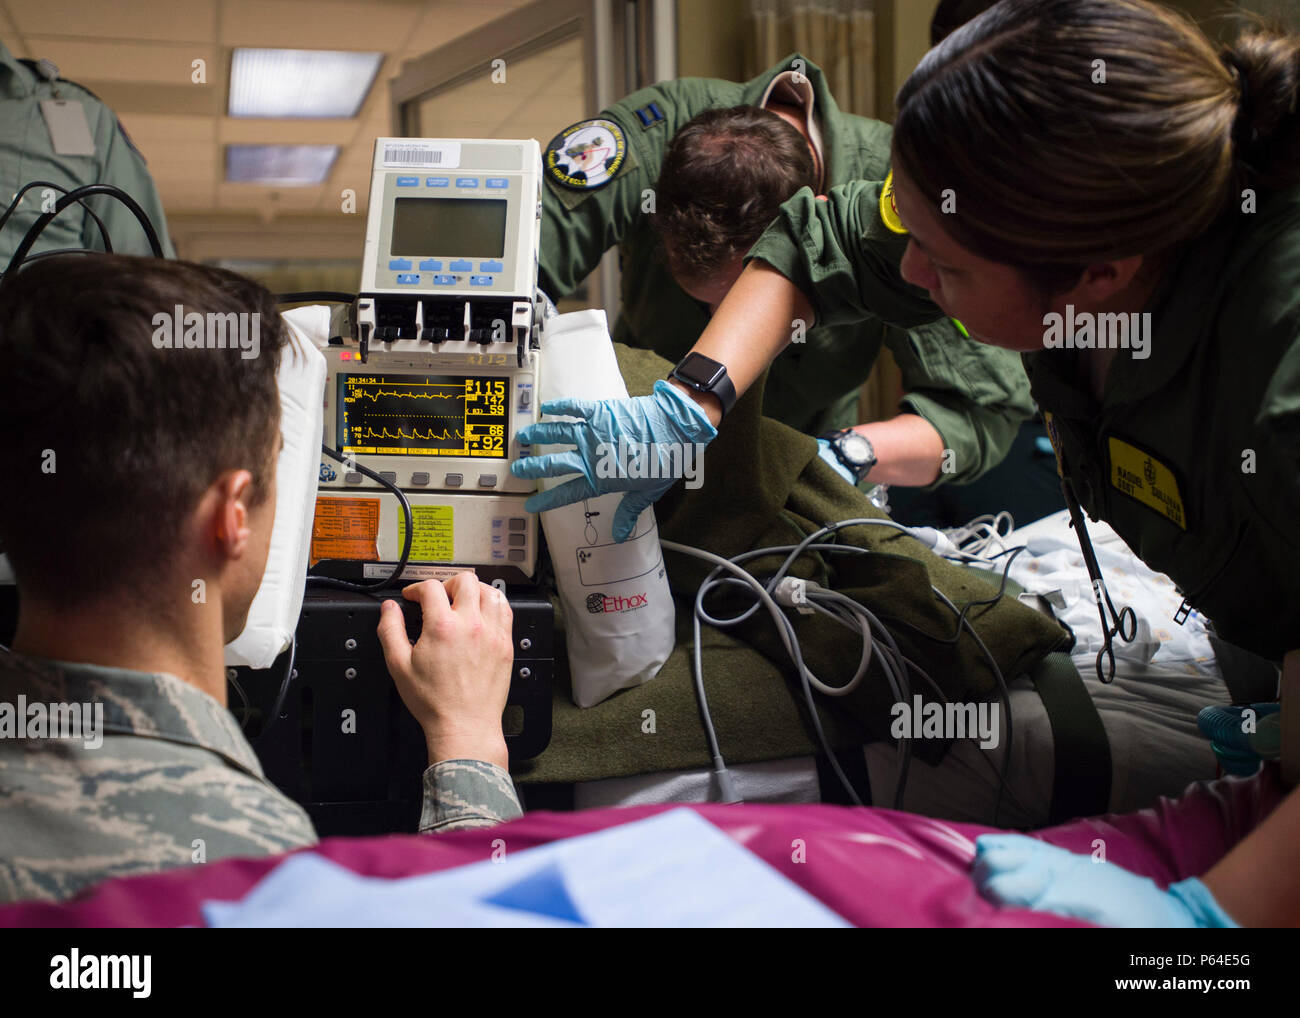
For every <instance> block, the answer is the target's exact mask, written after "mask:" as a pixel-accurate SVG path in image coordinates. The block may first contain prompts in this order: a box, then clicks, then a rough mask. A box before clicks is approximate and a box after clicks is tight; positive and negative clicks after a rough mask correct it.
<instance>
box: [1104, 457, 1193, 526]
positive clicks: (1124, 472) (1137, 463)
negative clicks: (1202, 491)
mask: <svg viewBox="0 0 1300 1018" xmlns="http://www.w3.org/2000/svg"><path fill="white" fill-rule="evenodd" d="M1108 441H1109V445H1110V483H1111V485H1113V486H1114V487H1115V488H1116V489H1118V490H1119V491H1121V492H1123V493H1124V494H1125V495H1128V496H1129V497H1130V498H1135V499H1137V500H1138V501H1139V502H1141V503H1142V504H1143V505H1145V506H1147V507H1148V508H1150V509H1154V510H1155V511H1156V512H1158V513H1160V514H1162V515H1163V516H1166V517H1168V518H1169V519H1170V520H1172V521H1173V522H1174V523H1176V524H1178V526H1179V527H1181V528H1182V529H1183V530H1186V529H1187V511H1186V510H1185V509H1184V508H1183V499H1182V495H1180V494H1179V492H1178V481H1177V479H1176V478H1175V477H1174V472H1173V470H1171V469H1170V468H1169V467H1167V466H1166V465H1165V464H1163V463H1161V462H1160V461H1159V460H1158V459H1156V458H1155V457H1154V456H1152V455H1150V454H1149V453H1145V452H1143V451H1142V450H1141V449H1139V448H1137V447H1136V446H1133V445H1129V443H1128V442H1125V441H1123V440H1122V439H1118V438H1115V437H1114V436H1111V437H1110V438H1109V440H1108Z"/></svg>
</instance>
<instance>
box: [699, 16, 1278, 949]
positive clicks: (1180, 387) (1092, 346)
mask: <svg viewBox="0 0 1300 1018" xmlns="http://www.w3.org/2000/svg"><path fill="white" fill-rule="evenodd" d="M1298 88H1300V39H1297V38H1296V37H1295V36H1290V35H1286V34H1281V33H1270V32H1266V31H1250V32H1247V33H1245V34H1243V35H1242V36H1241V38H1239V39H1238V40H1237V41H1236V42H1235V43H1233V44H1232V45H1230V46H1228V47H1226V48H1222V49H1220V48H1216V47H1215V46H1214V45H1213V44H1212V43H1211V42H1210V41H1209V40H1208V39H1207V38H1206V37H1205V36H1204V35H1203V34H1202V33H1201V32H1200V31H1199V30H1198V29H1197V28H1196V27H1195V26H1194V25H1193V24H1192V23H1191V22H1190V21H1188V20H1187V19H1186V18H1185V17H1184V16H1183V15H1180V14H1178V13H1176V12H1173V11H1171V10H1169V9H1167V8H1163V7H1160V6H1158V5H1156V4H1153V3H1148V2H1145V0H1002V2H1001V3H998V4H996V5H995V6H993V7H992V8H990V9H989V10H988V11H986V12H985V13H983V14H982V15H980V16H979V17H977V18H975V19H974V20H973V21H970V22H968V23H967V24H965V25H963V26H961V27H960V28H958V29H957V30H956V31H954V32H952V34H951V35H949V36H947V37H946V38H945V39H943V41H942V42H941V43H940V44H939V45H938V46H936V47H935V48H934V49H932V50H931V51H930V52H929V53H928V54H926V56H925V57H924V59H923V60H922V61H921V63H920V64H919V65H918V67H917V68H916V70H915V71H914V72H913V73H912V75H911V76H910V77H909V78H908V80H907V82H906V83H905V84H904V85H903V88H902V90H901V91H900V92H899V94H898V97H897V107H898V115H897V120H896V123H895V128H894V135H893V169H892V173H891V177H890V179H889V180H887V181H885V183H884V184H883V186H882V185H881V184H879V183H876V184H870V183H867V182H863V181H859V182H853V183H849V184H845V185H842V186H841V187H839V188H835V189H833V190H832V192H831V193H830V194H829V195H828V196H827V199H828V200H820V201H819V200H817V198H816V197H815V196H814V195H813V194H812V192H811V191H810V190H808V189H804V190H803V191H801V192H799V193H798V194H797V195H796V196H795V197H794V198H792V199H791V200H790V201H788V202H787V203H786V204H785V205H784V206H783V207H782V210H781V215H780V217H779V218H778V219H777V221H776V222H774V223H773V225H772V226H771V227H770V228H769V229H768V230H767V232H766V233H764V235H763V236H762V237H761V238H760V240H759V241H758V243H757V244H755V246H754V247H753V248H751V250H750V251H749V253H748V256H747V259H746V262H747V264H746V268H745V270H744V272H742V274H741V276H740V278H739V279H738V281H737V282H736V284H735V285H734V286H733V287H732V289H731V291H730V292H729V294H728V295H727V298H726V299H725V300H724V301H723V302H722V304H721V305H720V306H719V308H718V310H717V312H716V313H715V314H714V316H713V318H712V320H711V322H710V324H709V326H708V328H707V329H706V330H705V331H704V333H703V334H702V335H701V336H700V339H699V340H698V342H697V343H696V345H695V347H694V348H693V352H695V353H698V354H700V355H702V356H704V357H706V358H709V359H710V360H711V361H713V362H716V365H715V374H716V373H717V372H716V368H717V366H721V368H724V369H725V376H726V377H727V378H728V379H729V380H730V382H731V383H732V385H734V389H735V391H736V392H738V393H739V392H743V391H744V390H745V389H746V388H747V387H748V386H749V385H750V384H751V383H753V381H754V380H755V379H756V378H757V377H758V376H759V375H760V374H761V373H762V371H763V370H764V369H765V368H766V366H767V364H768V363H769V362H770V361H771V360H772V359H773V358H774V357H776V356H777V355H778V354H779V353H780V352H781V351H782V350H783V349H784V348H785V347H786V346H787V345H788V344H789V343H790V341H791V322H792V321H795V322H797V321H802V322H805V323H809V325H811V324H812V323H817V324H828V323H841V322H846V321H853V320H856V319H860V318H863V317H865V316H866V314H867V313H868V312H869V311H874V312H875V313H877V314H878V315H880V316H881V317H883V318H885V319H886V320H891V321H892V320H894V319H892V318H891V317H890V316H891V314H893V315H895V317H900V316H912V315H914V314H916V313H917V312H916V307H915V304H917V303H919V304H922V305H925V306H928V307H929V308H930V309H931V311H932V313H933V314H934V315H935V316H938V315H939V314H944V315H948V316H951V317H953V318H955V319H957V320H959V321H960V322H962V323H963V324H964V326H965V328H966V329H967V330H968V331H969V334H970V336H971V339H972V340H974V341H978V342H981V343H988V344H993V345H995V346H1000V347H1003V348H1006V349H1010V350H1015V351H1019V352H1021V353H1022V354H1023V361H1024V364H1025V368H1026V370H1027V372H1028V374H1029V378H1030V382H1031V386H1032V390H1033V394H1034V397H1035V399H1036V401H1037V402H1038V404H1039V407H1040V408H1041V409H1042V410H1043V411H1044V415H1045V417H1046V419H1047V420H1048V425H1049V434H1050V435H1051V437H1052V439H1053V445H1054V447H1055V450H1056V454H1057V461H1058V466H1059V468H1060V472H1061V475H1062V486H1063V488H1064V490H1065V493H1066V497H1067V501H1068V502H1069V504H1070V505H1071V508H1072V513H1073V516H1074V518H1075V521H1076V526H1077V527H1078V529H1079V531H1080V537H1081V540H1082V541H1083V543H1084V553H1085V554H1084V557H1085V560H1086V561H1087V562H1088V564H1089V566H1090V571H1091V572H1093V574H1094V575H1093V580H1094V586H1095V588H1096V590H1097V592H1098V598H1097V599H1098V603H1099V610H1100V611H1101V612H1102V617H1103V623H1104V625H1105V627H1106V630H1107V631H1108V632H1109V633H1110V634H1111V635H1112V636H1119V637H1120V638H1123V637H1125V636H1127V635H1131V634H1130V633H1129V632H1127V627H1126V626H1125V625H1124V621H1125V620H1124V618H1123V615H1122V614H1117V613H1116V611H1115V608H1114V605H1113V604H1112V603H1111V601H1110V597H1109V595H1108V594H1107V593H1106V588H1105V584H1104V579H1103V578H1102V577H1100V575H1098V574H1097V570H1096V563H1095V559H1094V558H1093V556H1091V554H1090V551H1091V549H1090V546H1089V545H1087V536H1086V528H1085V527H1084V526H1083V520H1082V515H1083V512H1085V511H1086V512H1087V513H1088V514H1089V515H1090V516H1092V517H1093V518H1094V519H1103V520H1105V521H1106V522H1108V523H1109V524H1110V525H1111V526H1112V527H1113V528H1114V529H1115V530H1116V531H1117V532H1118V533H1119V535H1120V536H1121V537H1122V538H1123V539H1124V540H1125V541H1126V542H1127V543H1128V545H1129V546H1130V547H1131V548H1132V549H1133V551H1134V552H1135V553H1136V554H1137V555H1138V556H1140V557H1141V558H1142V559H1143V560H1144V561H1145V562H1146V563H1147V564H1149V565H1150V566H1152V567H1153V568H1155V569H1157V570H1159V571H1161V572H1164V573H1167V574H1168V575H1170V576H1171V577H1172V578H1173V580H1174V581H1175V582H1176V583H1177V584H1178V585H1179V586H1180V588H1181V589H1182V590H1183V592H1184V594H1185V597H1186V601H1185V603H1184V607H1183V609H1182V610H1181V612H1182V613H1184V614H1185V613H1186V612H1187V611H1190V610H1191V609H1193V608H1194V609H1196V610H1198V611H1200V612H1202V613H1203V614H1204V615H1205V616H1207V617H1208V618H1209V619H1210V620H1211V621H1212V622H1213V623H1214V625H1215V627H1216V629H1217V631H1218V634H1219V636H1221V637H1222V638H1223V639H1225V640H1227V641H1230V642H1233V643H1236V644H1239V645H1241V646H1243V647H1245V648H1247V649H1249V650H1252V651H1254V652H1256V653H1258V654H1261V655H1263V656H1265V657H1267V658H1269V659H1272V660H1274V661H1281V660H1282V659H1283V656H1284V655H1287V654H1288V652H1291V651H1297V650H1300V536H1298V534H1300V530H1298V528H1300V109H1298V105H1297V91H1298ZM899 274H901V277H902V280H904V281H906V282H905V283H904V282H902V281H900V280H899V279H898V276H899ZM907 284H910V286H909V285H907ZM882 294H887V295H890V296H889V300H888V301H886V302H885V303H884V304H882V301H884V298H883V297H882V296H881V295H882ZM905 297H906V298H907V300H909V301H911V302H912V304H911V305H909V306H907V307H904V306H903V305H904V304H905V303H906V301H905V300H904V298H905ZM927 298H928V302H927ZM886 305H887V306H886ZM902 324H912V323H911V322H904V323H902ZM958 354H959V351H954V356H957V355H958ZM673 384H677V383H676V382H675V383H673ZM683 388H684V391H687V390H686V389H685V387H683ZM696 388H698V387H696ZM696 388H691V389H689V391H687V395H689V396H690V397H691V398H692V399H693V400H695V402H696V403H697V404H698V405H699V407H700V408H701V409H702V410H703V411H704V413H705V414H707V415H708V417H709V419H710V421H711V423H713V424H714V425H717V424H718V423H719V422H720V420H721V403H720V401H719V399H718V398H717V396H716V394H714V393H712V392H710V391H703V392H701V391H696ZM683 440H686V439H683ZM1179 621H1181V620H1179ZM1108 646H1109V641H1108ZM1106 649H1107V648H1103V654H1099V655H1098V673H1099V675H1100V676H1101V678H1102V681H1108V679H1109V678H1110V675H1111V674H1113V657H1111V658H1110V659H1109V660H1105V659H1104V658H1103V655H1104V654H1105V652H1106ZM1288 660H1289V661H1292V662H1293V663H1294V664H1295V665H1296V667H1297V668H1300V653H1297V654H1296V655H1294V657H1289V658H1288ZM1288 674H1289V672H1288ZM1296 682H1297V684H1298V685H1300V676H1298V677H1297V679H1296ZM1290 709H1292V710H1295V709H1300V708H1298V707H1297V706H1296V705H1292V706H1291V708H1290ZM1292 751H1294V749H1293V750H1292ZM1298 838H1300V793H1293V794H1292V795H1291V796H1290V797H1289V798H1288V799H1287V800H1285V801H1284V802H1283V804H1282V805H1281V806H1280V807H1278V809H1277V810H1275V811H1274V813H1273V814H1272V815H1271V816H1270V817H1269V818H1268V819H1267V820H1266V821H1265V822H1264V823H1263V824H1262V825H1261V826H1260V827H1259V828H1258V829H1257V830H1256V831H1255V832H1254V833H1253V834H1251V835H1250V836H1248V837H1247V838H1246V839H1245V840H1244V841H1242V842H1241V843H1240V844H1239V845H1238V846H1237V848H1236V849H1234V850H1233V851H1232V852H1231V853H1229V854H1228V855H1227V856H1226V857H1225V858H1224V859H1222V860H1221V861H1220V862H1219V863H1218V864H1217V865H1216V866H1214V867H1213V868H1212V869H1211V870H1209V872H1208V873H1206V874H1205V875H1204V882H1202V881H1201V880H1192V881H1185V882H1184V884H1182V885H1175V887H1174V888H1171V889H1170V890H1169V892H1166V891H1164V890H1159V889H1157V888H1156V887H1155V885H1154V884H1151V883H1150V881H1146V882H1145V885H1146V887H1145V890H1144V889H1143V888H1142V887H1138V886H1136V885H1133V884H1130V883H1129V882H1128V881H1127V880H1126V879H1124V878H1127V877H1131V878H1132V881H1139V880H1140V878H1137V877H1133V876H1132V875H1131V874H1126V873H1124V871H1120V870H1116V869H1115V868H1114V867H1097V866H1091V867H1090V865H1089V863H1088V860H1086V859H1085V860H1083V861H1082V863H1079V862H1078V859H1077V857H1073V856H1069V857H1068V858H1067V859H1066V860H1065V861H1062V860H1060V859H1059V858H1048V857H1047V855H1046V854H1044V853H1042V852H1039V851H1038V850H1037V849H1034V848H1033V846H1035V845H1039V844H1041V843H1039V842H1036V841H1032V840H1031V839H1013V840H1012V841H1011V842H1009V843H1006V842H997V843H989V844H987V845H984V846H982V849H981V857H980V861H979V863H978V865H977V869H976V876H977V879H979V880H980V881H981V883H982V886H984V887H986V888H987V889H988V893H989V894H990V895H991V896H994V897H1000V898H1001V899H1002V900H1008V901H1016V902H1018V903H1021V904H1030V905H1035V904H1036V905H1038V906H1039V907H1044V908H1051V909H1054V910H1058V911H1066V912H1070V913H1071V914H1078V915H1085V916H1087V917H1089V918H1094V919H1097V920H1098V921H1101V922H1126V921H1129V920H1132V919H1134V917H1136V921H1137V922H1139V923H1140V922H1141V921H1142V917H1143V916H1146V917H1147V920H1148V921H1150V922H1151V923H1153V924H1155V923H1165V922H1172V923H1179V922H1183V923H1190V924H1196V925H1231V924H1234V921H1235V922H1241V923H1265V924H1275V925H1276V924H1283V923H1286V924H1291V923H1295V924H1300V867H1297V866H1296V865H1295V856H1294V851H1295V849H1294V846H1295V844H1296V843H1297V839H1298ZM1026 842H1027V843H1028V848H1027V847H1026V844H1025V843H1026ZM1067 856H1068V854H1067ZM1102 872H1105V873H1107V874H1109V875H1110V877H1113V878H1114V879H1112V880H1111V882H1110V883H1109V884H1105V886H1102V885H1103V884H1104V881H1102V880H1101V878H1100V877H1098V874H1099V873H1102ZM1110 877H1108V879H1110ZM1125 910H1127V911H1125Z"/></svg>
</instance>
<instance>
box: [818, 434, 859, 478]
mask: <svg viewBox="0 0 1300 1018" xmlns="http://www.w3.org/2000/svg"><path fill="white" fill-rule="evenodd" d="M817 455H818V456H820V457H821V458H822V459H823V460H825V461H826V462H827V463H829V464H830V465H831V466H833V467H834V468H835V472H836V473H837V474H839V475H840V476H841V477H843V478H844V479H845V480H846V481H848V482H849V483H850V484H851V485H853V487H855V488H856V487H857V486H858V479H857V478H856V477H854V476H853V472H852V471H851V470H849V468H848V467H846V466H845V465H844V464H843V463H841V462H840V458H839V457H838V456H836V455H835V450H834V449H832V448H831V443H830V442H829V440H827V439H825V438H819V439H817Z"/></svg>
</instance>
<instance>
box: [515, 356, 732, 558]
mask: <svg viewBox="0 0 1300 1018" xmlns="http://www.w3.org/2000/svg"><path fill="white" fill-rule="evenodd" d="M542 413H544V414H553V415H557V416H562V417H578V418H581V420H578V421H541V422H539V423H537V424H530V425H528V427H526V428H524V429H522V430H521V431H520V432H519V433H518V435H516V436H515V437H516V438H517V439H518V440H519V442H520V444H527V445H572V446H576V448H575V449H574V450H573V451H572V452H553V453H549V454H547V455H545V456H525V457H523V458H522V459H518V460H515V462H513V463H511V464H510V472H511V473H512V474H514V475H515V476H516V477H522V478H525V479H533V478H538V477H562V476H564V475H565V474H580V475H581V476H579V477H575V478H573V479H572V480H570V481H566V482H565V483H564V484H561V485H559V486H558V487H555V488H552V489H551V490H549V491H540V492H538V493H537V494H536V495H534V496H532V498H530V499H529V500H528V501H527V502H525V503H524V508H525V509H527V510H528V511H529V512H535V513H538V512H545V511H546V510H548V509H558V508H560V507H561V506H566V505H571V504H572V503H574V502H581V501H582V500H583V499H585V498H593V497H594V496H596V495H607V494H609V493H610V492H614V491H625V492H627V494H626V495H624V496H623V501H622V502H620V503H619V506H618V510H617V512H615V514H614V525H613V533H614V540H615V541H626V540H627V539H628V537H629V536H631V534H632V531H633V530H634V529H635V528H636V521H637V517H639V516H640V515H641V513H643V512H644V511H645V510H646V508H647V507H648V506H650V505H652V504H653V503H654V502H655V501H656V500H658V499H659V498H660V497H661V496H662V495H663V494H664V492H666V491H667V490H668V489H669V488H671V487H672V486H673V485H674V484H675V483H676V482H677V480H678V478H680V477H681V476H682V472H683V468H693V469H695V470H700V469H702V466H703V456H702V453H703V450H704V446H705V445H707V444H708V443H709V442H710V441H712V440H713V437H714V436H715V435H717V433H718V430H717V428H715V427H714V426H713V424H712V423H711V422H710V421H709V418H708V417H707V416H706V415H705V413H704V410H703V409H702V408H701V407H700V405H699V404H698V403H696V402H695V401H694V400H693V399H691V398H690V397H689V396H687V395H686V394H685V393H683V392H682V391H681V390H680V389H678V388H677V387H676V386H674V385H669V384H668V383H667V382H665V381H664V380H663V379H660V380H659V381H657V382H655V388H654V392H653V393H651V394H650V395H649V396H636V397H632V398H629V399H606V400H599V401H593V400H585V399H557V400H552V401H550V402H548V403H543V404H542ZM691 447H694V448H691ZM624 467H627V469H624ZM629 475H632V476H629Z"/></svg>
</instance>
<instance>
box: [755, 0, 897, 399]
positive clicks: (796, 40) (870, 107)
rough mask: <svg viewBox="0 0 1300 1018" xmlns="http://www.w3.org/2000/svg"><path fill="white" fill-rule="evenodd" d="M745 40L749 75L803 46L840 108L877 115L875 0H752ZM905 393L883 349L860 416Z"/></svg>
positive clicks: (863, 391) (864, 389) (867, 385)
mask: <svg viewBox="0 0 1300 1018" xmlns="http://www.w3.org/2000/svg"><path fill="white" fill-rule="evenodd" d="M744 40H745V77H746V78H752V77H754V76H755V75H757V74H760V73H761V72H762V71H764V70H766V69H767V68H769V67H771V66H772V65H773V64H775V63H776V62H777V61H778V60H780V59H781V58H782V57H783V56H785V55H786V54H787V53H791V52H793V51H795V50H798V51H799V52H800V53H802V54H803V55H804V56H806V57H807V58H808V59H809V60H811V61H812V62H813V63H815V64H817V66H818V67H820V68H821V69H822V71H823V72H825V74H826V82H827V84H828V85H829V86H830V90H831V95H833V96H835V101H836V103H838V104H839V107H840V109H842V110H846V111H847V112H849V113H857V114H858V115H860V116H864V117H874V116H877V110H876V12H875V3H874V0H748V7H747V9H746V12H745V32H744ZM901 394H902V380H901V376H900V374H899V371H898V367H897V365H896V364H895V363H894V359H893V357H892V356H891V355H890V353H889V351H888V350H883V349H882V350H881V352H880V357H879V359H878V360H877V361H876V366H875V369H874V370H873V371H872V373H871V377H870V378H868V379H867V381H866V383H865V384H864V385H863V386H862V389H861V391H860V393H859V399H858V410H859V419H860V420H862V421H875V420H882V419H884V418H888V417H892V416H893V415H894V413H895V412H896V409H897V406H898V399H899V396H900V395H901Z"/></svg>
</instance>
